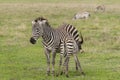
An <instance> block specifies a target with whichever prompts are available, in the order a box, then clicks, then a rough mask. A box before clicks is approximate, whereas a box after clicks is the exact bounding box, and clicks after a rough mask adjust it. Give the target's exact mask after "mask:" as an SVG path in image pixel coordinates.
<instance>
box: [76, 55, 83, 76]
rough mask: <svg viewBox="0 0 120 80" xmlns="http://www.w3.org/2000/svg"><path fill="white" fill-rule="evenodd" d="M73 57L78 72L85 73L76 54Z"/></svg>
mask: <svg viewBox="0 0 120 80" xmlns="http://www.w3.org/2000/svg"><path fill="white" fill-rule="evenodd" d="M74 59H75V61H76V62H77V66H78V67H79V69H80V73H81V74H82V75H85V73H84V72H83V70H82V67H81V65H80V62H79V60H78V57H77V54H74Z"/></svg>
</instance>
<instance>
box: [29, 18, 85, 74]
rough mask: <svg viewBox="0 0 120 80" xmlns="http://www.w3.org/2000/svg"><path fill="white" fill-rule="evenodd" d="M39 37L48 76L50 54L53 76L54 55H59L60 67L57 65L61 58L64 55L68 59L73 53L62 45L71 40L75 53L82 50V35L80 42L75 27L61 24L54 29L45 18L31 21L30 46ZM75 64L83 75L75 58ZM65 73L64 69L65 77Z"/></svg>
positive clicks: (66, 61) (65, 63) (66, 62)
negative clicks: (45, 59) (58, 53)
mask: <svg viewBox="0 0 120 80" xmlns="http://www.w3.org/2000/svg"><path fill="white" fill-rule="evenodd" d="M40 37H42V39H43V40H42V43H43V45H44V49H45V55H46V58H47V75H50V53H52V74H53V75H54V65H55V56H56V53H57V52H60V53H61V57H60V65H59V66H60V67H61V64H62V56H63V55H65V57H66V56H67V57H69V56H68V55H69V53H70V54H71V51H73V49H70V45H69V46H63V45H68V44H69V40H71V41H72V46H75V47H77V48H76V49H77V51H79V50H81V49H82V48H81V44H82V43H83V38H82V35H81V40H80V38H79V34H78V31H77V30H76V29H75V27H73V26H72V25H69V24H63V25H62V26H60V27H59V28H57V29H54V28H52V27H51V26H50V25H49V23H48V21H47V20H46V19H45V18H42V17H38V18H36V19H35V20H33V21H32V37H31V38H30V42H31V43H32V44H35V43H36V41H37V40H38V39H39V38H40ZM66 39H67V40H66ZM67 41H68V42H67ZM64 42H65V43H64ZM73 42H74V43H75V44H73ZM68 47H69V48H68ZM75 47H73V48H75ZM66 48H67V49H66ZM67 50H69V51H67ZM70 50H71V51H70ZM65 52H66V53H65ZM67 57H66V60H65V61H64V65H68V58H67ZM75 62H76V69H78V67H79V68H80V72H81V73H82V74H83V71H82V68H81V67H80V66H79V65H80V63H79V62H78V60H77V58H75ZM66 67H67V66H66ZM67 72H68V70H67V68H66V76H68V73H67Z"/></svg>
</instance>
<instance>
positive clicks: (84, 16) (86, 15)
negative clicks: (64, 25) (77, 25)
mask: <svg viewBox="0 0 120 80" xmlns="http://www.w3.org/2000/svg"><path fill="white" fill-rule="evenodd" d="M89 17H90V13H89V12H82V13H76V14H75V15H74V17H73V20H77V19H88V18H89Z"/></svg>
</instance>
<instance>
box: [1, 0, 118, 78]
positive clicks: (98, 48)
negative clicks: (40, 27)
mask: <svg viewBox="0 0 120 80" xmlns="http://www.w3.org/2000/svg"><path fill="white" fill-rule="evenodd" d="M119 3H120V1H119V0H109V2H108V0H103V1H102V0H101V1H100V0H95V1H94V2H93V1H91V0H70V1H68V0H62V1H58V0H29V1H28V0H21V1H18V0H11V1H10V0H0V80H119V79H120V15H119V14H120V5H119ZM99 4H105V6H106V11H105V12H104V13H95V12H94V9H95V7H96V6H97V5H99ZM81 11H89V12H90V13H91V17H90V18H89V19H87V20H76V21H73V20H72V17H73V15H74V14H75V13H76V12H81ZM39 16H44V17H45V18H47V19H48V21H49V23H50V24H51V25H52V26H53V27H55V28H56V27H58V26H59V25H60V24H62V23H63V22H66V23H70V24H73V25H74V26H75V27H76V28H77V29H78V30H79V31H81V32H82V34H83V37H84V40H85V41H84V44H83V46H82V47H83V49H84V51H85V53H84V54H78V56H79V59H80V61H81V66H82V67H83V70H84V71H85V73H86V76H85V77H83V76H79V75H80V73H79V72H76V71H75V65H74V64H75V63H74V59H73V57H71V59H70V64H69V75H70V78H66V77H65V76H64V75H63V76H59V77H53V76H46V66H47V65H46V58H45V55H44V51H43V46H42V43H41V39H40V40H39V41H38V42H37V44H36V45H32V44H30V42H29V39H30V37H31V28H32V27H31V21H32V20H33V19H35V18H36V17H39ZM58 62H59V54H57V57H56V66H55V68H56V71H57V70H58V64H59V63H58Z"/></svg>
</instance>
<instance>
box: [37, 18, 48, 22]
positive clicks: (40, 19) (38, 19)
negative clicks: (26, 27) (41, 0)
mask: <svg viewBox="0 0 120 80" xmlns="http://www.w3.org/2000/svg"><path fill="white" fill-rule="evenodd" d="M43 20H46V21H47V19H45V18H43V17H38V18H36V19H35V22H38V21H43Z"/></svg>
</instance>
